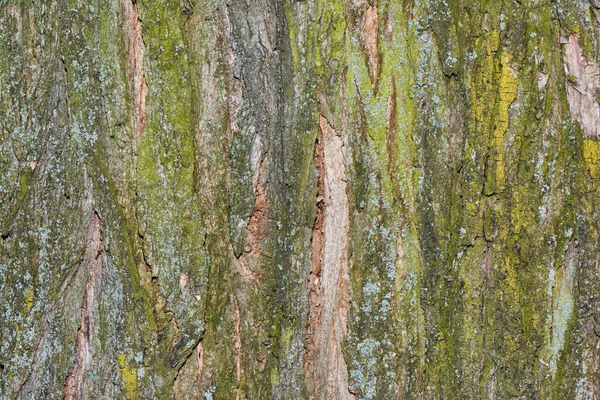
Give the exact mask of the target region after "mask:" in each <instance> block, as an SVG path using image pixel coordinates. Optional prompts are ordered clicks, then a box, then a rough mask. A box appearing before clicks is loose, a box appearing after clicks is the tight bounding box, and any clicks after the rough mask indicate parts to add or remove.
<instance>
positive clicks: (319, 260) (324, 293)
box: [305, 116, 353, 399]
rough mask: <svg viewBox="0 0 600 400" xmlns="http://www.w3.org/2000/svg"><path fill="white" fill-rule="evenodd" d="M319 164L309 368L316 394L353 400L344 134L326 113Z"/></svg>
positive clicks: (317, 147)
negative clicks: (347, 347) (345, 345)
mask: <svg viewBox="0 0 600 400" xmlns="http://www.w3.org/2000/svg"><path fill="white" fill-rule="evenodd" d="M315 164H316V165H317V170H318V171H319V182H320V183H319V187H320V189H319V195H320V196H322V198H318V199H317V207H318V208H319V211H318V213H317V220H316V222H315V227H314V229H313V239H312V245H311V261H312V270H311V276H310V283H309V287H310V288H309V300H310V304H311V305H310V313H309V327H308V334H309V344H308V346H307V349H306V353H305V359H306V361H305V362H306V365H305V369H306V372H307V376H308V379H309V381H308V387H309V392H310V394H311V396H312V397H313V398H339V399H341V398H348V399H351V398H353V396H352V395H351V394H350V393H349V392H348V369H347V366H346V361H345V360H344V355H343V353H342V347H341V346H342V342H343V341H344V340H345V337H346V333H347V314H348V305H349V301H350V298H349V296H350V295H349V285H348V242H349V239H348V235H349V215H348V212H349V211H348V199H347V195H346V168H345V166H344V153H343V139H342V137H340V136H339V134H338V133H337V132H336V131H335V130H334V129H333V128H332V127H331V126H330V125H329V123H328V122H327V120H326V119H325V118H324V117H323V116H321V117H320V120H319V137H318V139H317V144H316V145H315ZM321 185H322V186H321ZM321 202H322V205H319V203H321Z"/></svg>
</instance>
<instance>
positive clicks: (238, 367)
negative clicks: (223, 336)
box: [231, 294, 242, 400]
mask: <svg viewBox="0 0 600 400" xmlns="http://www.w3.org/2000/svg"><path fill="white" fill-rule="evenodd" d="M231 298H232V299H233V312H234V317H235V321H234V327H233V334H234V338H235V350H236V356H235V380H236V384H237V389H236V395H235V398H236V400H239V399H240V396H241V392H242V391H241V388H240V382H241V380H242V337H241V330H242V316H241V313H240V306H239V304H238V299H237V297H236V296H235V295H234V294H232V295H231Z"/></svg>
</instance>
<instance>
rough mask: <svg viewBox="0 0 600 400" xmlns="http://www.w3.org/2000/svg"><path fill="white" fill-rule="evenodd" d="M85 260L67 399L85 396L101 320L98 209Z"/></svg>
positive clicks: (100, 247) (100, 260) (92, 218)
mask: <svg viewBox="0 0 600 400" xmlns="http://www.w3.org/2000/svg"><path fill="white" fill-rule="evenodd" d="M83 262H84V263H85V264H86V265H89V272H88V277H87V280H86V283H85V292H84V295H83V303H82V305H81V326H80V328H79V330H78V331H77V342H76V344H75V357H76V358H75V365H74V366H73V370H72V371H71V373H70V374H69V376H68V377H67V381H66V384H65V400H75V399H82V398H85V391H84V385H85V379H84V378H85V373H86V371H87V369H88V364H89V362H90V359H91V357H92V355H91V351H90V347H91V343H92V341H93V332H94V329H93V324H94V321H95V320H97V317H96V316H94V303H95V302H96V298H97V297H98V294H99V292H100V289H101V280H102V237H101V235H100V218H98V214H96V213H95V212H94V213H92V216H91V218H90V225H89V228H88V242H87V249H86V253H85V257H84V260H83Z"/></svg>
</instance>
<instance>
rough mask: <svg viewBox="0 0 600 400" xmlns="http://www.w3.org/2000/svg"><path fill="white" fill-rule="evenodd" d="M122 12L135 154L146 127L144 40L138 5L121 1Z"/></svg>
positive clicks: (130, 1) (127, 0) (128, 0)
mask: <svg viewBox="0 0 600 400" xmlns="http://www.w3.org/2000/svg"><path fill="white" fill-rule="evenodd" d="M121 3H122V4H123V11H124V19H125V20H124V28H125V36H126V38H127V63H128V65H129V70H130V71H131V73H132V82H131V89H132V91H133V100H134V104H135V133H136V135H135V137H134V139H135V140H134V142H135V146H136V148H135V150H136V151H135V154H137V151H138V149H139V146H140V140H141V138H142V135H143V133H144V127H145V125H146V95H147V93H148V85H147V84H146V76H145V74H144V40H143V38H142V22H141V20H140V17H139V10H138V7H139V6H138V3H137V2H135V1H132V0H122V1H121Z"/></svg>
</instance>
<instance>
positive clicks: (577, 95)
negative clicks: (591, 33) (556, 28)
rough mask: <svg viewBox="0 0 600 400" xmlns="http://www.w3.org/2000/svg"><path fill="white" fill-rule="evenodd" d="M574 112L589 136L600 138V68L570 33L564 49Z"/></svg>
mask: <svg viewBox="0 0 600 400" xmlns="http://www.w3.org/2000/svg"><path fill="white" fill-rule="evenodd" d="M563 62H564V66H565V74H566V76H567V82H566V86H567V100H568V101H569V108H570V109H571V115H572V116H573V118H574V119H575V120H576V121H577V122H579V124H580V125H581V129H582V130H583V132H584V133H585V134H586V136H588V137H592V138H595V139H600V104H599V99H600V67H599V66H598V65H597V64H596V63H595V62H594V61H593V60H588V59H586V58H585V57H584V56H583V49H582V48H581V46H580V45H579V37H578V36H577V35H575V34H574V33H572V34H571V35H569V38H568V39H567V41H566V43H565V44H564V49H563Z"/></svg>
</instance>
